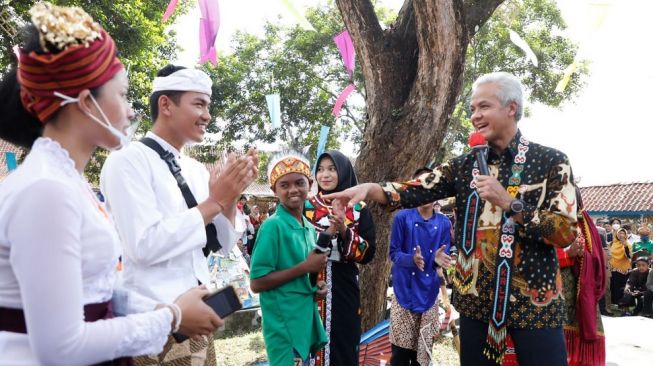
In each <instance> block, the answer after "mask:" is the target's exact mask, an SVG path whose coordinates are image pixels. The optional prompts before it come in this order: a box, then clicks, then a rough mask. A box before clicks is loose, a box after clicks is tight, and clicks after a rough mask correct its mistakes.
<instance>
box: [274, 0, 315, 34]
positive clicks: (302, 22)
mask: <svg viewBox="0 0 653 366" xmlns="http://www.w3.org/2000/svg"><path fill="white" fill-rule="evenodd" d="M281 3H282V4H283V5H284V6H285V7H286V9H288V12H290V14H291V15H292V16H293V18H295V20H296V21H297V24H298V25H299V27H300V28H301V29H303V30H307V31H313V32H315V28H313V26H312V25H311V23H310V22H309V21H308V19H306V17H305V16H304V14H302V13H301V12H300V11H299V10H297V8H296V7H295V5H293V4H292V3H291V2H290V0H281Z"/></svg>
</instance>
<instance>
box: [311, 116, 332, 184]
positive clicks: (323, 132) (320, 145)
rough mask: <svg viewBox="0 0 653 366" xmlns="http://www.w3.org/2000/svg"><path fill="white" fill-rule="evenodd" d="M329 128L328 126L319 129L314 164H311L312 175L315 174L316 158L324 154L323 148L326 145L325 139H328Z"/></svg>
mask: <svg viewBox="0 0 653 366" xmlns="http://www.w3.org/2000/svg"><path fill="white" fill-rule="evenodd" d="M330 129H331V128H330V127H329V126H322V127H321V128H320V139H319V140H318V143H317V155H315V164H313V174H316V172H317V158H319V157H320V155H322V153H323V152H324V148H325V147H326V143H327V138H328V137H329V130H330Z"/></svg>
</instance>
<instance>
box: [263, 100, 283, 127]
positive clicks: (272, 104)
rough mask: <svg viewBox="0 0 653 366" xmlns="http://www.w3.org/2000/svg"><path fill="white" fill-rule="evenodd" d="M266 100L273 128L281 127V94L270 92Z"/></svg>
mask: <svg viewBox="0 0 653 366" xmlns="http://www.w3.org/2000/svg"><path fill="white" fill-rule="evenodd" d="M265 100H266V101H267V102H268V111H269V112H270V121H272V128H279V127H281V96H280V95H279V94H268V95H266V96H265Z"/></svg>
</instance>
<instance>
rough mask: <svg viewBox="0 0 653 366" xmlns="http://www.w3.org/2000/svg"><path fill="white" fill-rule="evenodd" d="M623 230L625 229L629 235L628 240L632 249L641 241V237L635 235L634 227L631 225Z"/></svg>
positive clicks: (627, 225) (626, 225) (625, 226)
mask: <svg viewBox="0 0 653 366" xmlns="http://www.w3.org/2000/svg"><path fill="white" fill-rule="evenodd" d="M622 228H624V229H625V230H626V233H628V237H627V240H628V243H629V244H630V246H631V248H632V246H633V244H635V243H636V242H638V241H639V235H637V234H634V233H633V230H632V226H630V224H624V225H623V226H622Z"/></svg>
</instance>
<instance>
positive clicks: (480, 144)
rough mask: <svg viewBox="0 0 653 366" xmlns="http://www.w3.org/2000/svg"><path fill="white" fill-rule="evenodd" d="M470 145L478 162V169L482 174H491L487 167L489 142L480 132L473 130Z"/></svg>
mask: <svg viewBox="0 0 653 366" xmlns="http://www.w3.org/2000/svg"><path fill="white" fill-rule="evenodd" d="M469 147H471V148H472V153H473V154H474V158H476V163H477V164H478V170H479V171H480V172H481V174H482V175H490V170H489V169H488V167H487V142H486V141H485V137H483V135H482V134H481V133H480V132H472V133H471V134H470V135H469Z"/></svg>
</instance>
